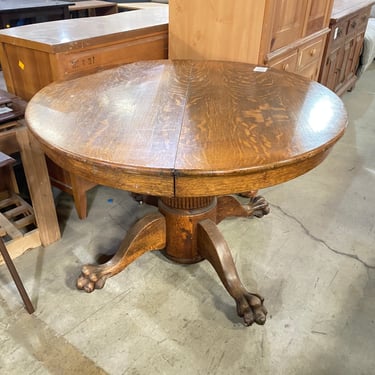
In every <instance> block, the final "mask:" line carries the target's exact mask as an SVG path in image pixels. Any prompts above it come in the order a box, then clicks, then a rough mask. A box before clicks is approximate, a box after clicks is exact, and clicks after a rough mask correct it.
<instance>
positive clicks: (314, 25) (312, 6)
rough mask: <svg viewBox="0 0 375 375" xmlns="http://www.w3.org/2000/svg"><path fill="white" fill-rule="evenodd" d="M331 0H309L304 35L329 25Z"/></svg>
mask: <svg viewBox="0 0 375 375" xmlns="http://www.w3.org/2000/svg"><path fill="white" fill-rule="evenodd" d="M332 3H333V2H332V1H327V0H310V1H309V13H308V16H307V24H306V30H305V35H310V34H313V33H315V32H317V31H319V30H321V29H324V28H325V27H328V25H329V15H330V14H331V9H332Z"/></svg>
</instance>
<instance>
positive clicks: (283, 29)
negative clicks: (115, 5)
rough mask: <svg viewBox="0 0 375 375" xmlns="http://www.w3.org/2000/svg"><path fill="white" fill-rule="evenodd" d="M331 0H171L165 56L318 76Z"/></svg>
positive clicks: (331, 4) (312, 77)
mask: <svg viewBox="0 0 375 375" xmlns="http://www.w3.org/2000/svg"><path fill="white" fill-rule="evenodd" d="M332 6H333V0H235V1H233V0H205V1H202V0H170V1H169V58H171V59H183V58H192V59H214V60H232V61H240V62H248V63H253V64H259V65H267V66H272V67H276V68H279V69H283V70H286V71H290V72H295V73H298V74H300V75H303V76H305V77H308V78H311V79H317V78H318V76H319V70H320V66H321V61H322V56H323V52H324V46H325V42H326V36H327V34H328V32H329V28H328V26H329V20H330V15H331V11H332Z"/></svg>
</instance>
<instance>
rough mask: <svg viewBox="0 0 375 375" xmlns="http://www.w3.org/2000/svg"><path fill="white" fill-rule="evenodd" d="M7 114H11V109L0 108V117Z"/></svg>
mask: <svg viewBox="0 0 375 375" xmlns="http://www.w3.org/2000/svg"><path fill="white" fill-rule="evenodd" d="M8 112H13V109H12V108H9V107H0V115H2V114H3V113H8Z"/></svg>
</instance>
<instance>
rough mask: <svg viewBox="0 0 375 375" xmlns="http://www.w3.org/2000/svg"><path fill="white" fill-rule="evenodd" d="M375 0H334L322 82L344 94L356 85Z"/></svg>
mask: <svg viewBox="0 0 375 375" xmlns="http://www.w3.org/2000/svg"><path fill="white" fill-rule="evenodd" d="M374 3H375V1H374V0H357V1H352V0H335V2H334V6H333V11H332V16H331V21H330V30H331V31H330V34H329V38H328V42H327V46H326V50H325V52H324V57H323V64H322V68H321V72H320V77H319V82H320V83H322V84H323V85H325V86H327V87H328V88H330V89H331V90H332V91H334V92H336V94H338V95H342V94H343V93H344V92H346V91H347V90H350V89H352V88H353V86H354V84H355V82H356V80H357V76H356V72H357V68H358V65H359V58H360V55H361V52H362V46H363V38H364V34H365V30H366V26H367V22H368V18H369V15H370V10H371V6H372V5H373V4H374Z"/></svg>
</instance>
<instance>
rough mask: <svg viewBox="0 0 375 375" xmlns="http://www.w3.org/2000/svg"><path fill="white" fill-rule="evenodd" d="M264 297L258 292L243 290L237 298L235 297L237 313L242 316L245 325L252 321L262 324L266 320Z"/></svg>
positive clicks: (249, 324)
mask: <svg viewBox="0 0 375 375" xmlns="http://www.w3.org/2000/svg"><path fill="white" fill-rule="evenodd" d="M263 301H264V298H263V297H261V296H260V295H258V294H253V293H249V292H247V291H245V292H244V293H243V294H242V295H241V296H240V297H239V298H236V303H237V314H238V316H240V317H241V318H243V321H244V324H245V325H246V326H251V325H252V324H253V323H254V322H255V323H257V324H259V325H263V324H264V323H265V322H266V315H267V310H266V308H265V307H264V305H263Z"/></svg>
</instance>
